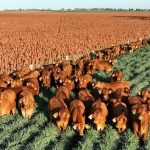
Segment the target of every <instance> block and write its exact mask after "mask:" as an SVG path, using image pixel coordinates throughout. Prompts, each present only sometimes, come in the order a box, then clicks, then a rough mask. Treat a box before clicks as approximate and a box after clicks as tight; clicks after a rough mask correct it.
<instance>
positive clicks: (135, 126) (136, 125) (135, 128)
mask: <svg viewBox="0 0 150 150" xmlns="http://www.w3.org/2000/svg"><path fill="white" fill-rule="evenodd" d="M133 130H134V135H135V136H136V137H137V138H138V124H136V123H133Z"/></svg>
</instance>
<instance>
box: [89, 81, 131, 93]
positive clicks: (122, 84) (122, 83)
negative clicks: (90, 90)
mask: <svg viewBox="0 0 150 150" xmlns="http://www.w3.org/2000/svg"><path fill="white" fill-rule="evenodd" d="M92 86H94V87H95V88H107V89H112V90H113V91H116V90H117V89H118V88H128V89H129V90H130V83H129V82H127V81H117V82H111V83H104V82H101V81H98V82H96V83H92Z"/></svg>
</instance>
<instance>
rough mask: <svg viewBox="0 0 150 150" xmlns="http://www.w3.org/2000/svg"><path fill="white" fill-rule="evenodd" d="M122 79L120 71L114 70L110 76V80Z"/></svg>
mask: <svg viewBox="0 0 150 150" xmlns="http://www.w3.org/2000/svg"><path fill="white" fill-rule="evenodd" d="M116 81H122V71H121V70H115V71H114V72H113V74H112V76H111V82H116Z"/></svg>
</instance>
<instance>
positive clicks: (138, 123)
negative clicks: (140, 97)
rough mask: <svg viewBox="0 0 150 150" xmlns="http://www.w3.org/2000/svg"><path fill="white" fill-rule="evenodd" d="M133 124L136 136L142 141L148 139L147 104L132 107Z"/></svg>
mask: <svg viewBox="0 0 150 150" xmlns="http://www.w3.org/2000/svg"><path fill="white" fill-rule="evenodd" d="M132 114H133V115H132V124H133V130H134V135H135V136H136V137H139V138H140V139H141V140H142V141H146V140H147V138H148V121H149V120H148V110H147V105H146V104H141V105H134V106H133V107H132Z"/></svg>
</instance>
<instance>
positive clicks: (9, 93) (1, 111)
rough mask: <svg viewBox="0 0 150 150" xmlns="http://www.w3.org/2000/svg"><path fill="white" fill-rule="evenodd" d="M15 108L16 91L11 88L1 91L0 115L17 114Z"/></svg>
mask: <svg viewBox="0 0 150 150" xmlns="http://www.w3.org/2000/svg"><path fill="white" fill-rule="evenodd" d="M15 110H16V93H15V92H14V91H13V90H11V89H7V90H4V91H3V92H1V93H0V116H3V115H7V116H9V115H10V113H12V114H15Z"/></svg>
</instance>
